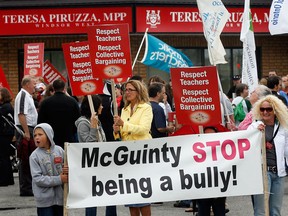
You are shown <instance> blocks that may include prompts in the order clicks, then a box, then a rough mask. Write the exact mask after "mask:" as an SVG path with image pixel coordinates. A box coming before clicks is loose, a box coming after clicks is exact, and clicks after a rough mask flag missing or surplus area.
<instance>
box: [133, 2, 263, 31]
mask: <svg viewBox="0 0 288 216" xmlns="http://www.w3.org/2000/svg"><path fill="white" fill-rule="evenodd" d="M227 10H228V11H229V12H230V13H231V16H230V18H229V20H228V21H227V23H226V25H225V27H224V30H223V32H224V33H225V32H226V33H240V32H241V26H242V15H243V11H244V8H240V7H239V8H227ZM251 11H252V20H253V26H254V32H256V33H268V32H269V30H268V23H269V8H251ZM143 17H145V19H143ZM146 28H149V32H180V33H181V32H195V33H202V32H203V24H202V20H201V18H200V13H199V10H198V8H197V7H137V8H136V31H137V32H145V31H146Z"/></svg>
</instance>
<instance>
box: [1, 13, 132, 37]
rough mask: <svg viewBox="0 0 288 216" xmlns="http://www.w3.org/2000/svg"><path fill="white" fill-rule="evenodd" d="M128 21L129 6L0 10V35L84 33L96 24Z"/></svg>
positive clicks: (129, 22) (130, 23)
mask: <svg viewBox="0 0 288 216" xmlns="http://www.w3.org/2000/svg"><path fill="white" fill-rule="evenodd" d="M114 23H115V24H116V23H117V24H119V23H128V25H129V29H130V31H132V8H131V7H101V8H49V9H23V10H0V29H1V31H0V35H2V36H4V35H5V36H6V35H43V34H83V33H86V29H87V27H91V26H96V25H99V24H114Z"/></svg>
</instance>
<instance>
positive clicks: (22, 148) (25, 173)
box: [16, 127, 36, 196]
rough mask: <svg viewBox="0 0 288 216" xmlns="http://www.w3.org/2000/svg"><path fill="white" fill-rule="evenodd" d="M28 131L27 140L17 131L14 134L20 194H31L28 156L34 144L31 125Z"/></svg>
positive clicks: (33, 148)
mask: <svg viewBox="0 0 288 216" xmlns="http://www.w3.org/2000/svg"><path fill="white" fill-rule="evenodd" d="M21 129H22V128H21ZM29 132H30V140H29V141H27V140H26V139H24V138H23V137H22V136H21V135H19V134H18V133H17V134H16V139H17V157H18V158H19V187H20V196H33V192H32V177H31V172H30V165H29V156H30V155H31V153H32V152H33V151H34V150H35V148H36V146H35V143H34V140H33V128H32V127H29Z"/></svg>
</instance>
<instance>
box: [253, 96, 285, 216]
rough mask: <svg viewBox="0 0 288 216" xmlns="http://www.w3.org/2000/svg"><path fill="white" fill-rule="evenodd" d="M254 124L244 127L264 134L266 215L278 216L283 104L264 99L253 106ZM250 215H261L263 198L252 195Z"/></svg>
mask: <svg viewBox="0 0 288 216" xmlns="http://www.w3.org/2000/svg"><path fill="white" fill-rule="evenodd" d="M252 112H253V119H254V122H253V123H252V124H251V125H250V126H249V127H248V130H249V129H251V128H258V130H260V131H265V142H266V163H267V169H268V170H267V177H268V191H267V193H269V211H270V214H269V215H275V216H276V215H279V216H280V215H281V207H282V201H283V195H284V189H285V188H284V184H285V179H284V177H285V176H286V175H287V173H286V170H285V157H286V158H287V157H288V121H287V119H288V112H287V107H286V106H285V105H284V103H283V102H282V101H281V100H280V99H278V98H277V97H276V96H274V95H268V96H266V97H264V98H262V99H260V100H259V101H257V102H256V103H255V104H254V107H253V110H252ZM252 200H253V208H254V215H255V216H258V215H265V207H264V195H263V194H261V195H253V196H252Z"/></svg>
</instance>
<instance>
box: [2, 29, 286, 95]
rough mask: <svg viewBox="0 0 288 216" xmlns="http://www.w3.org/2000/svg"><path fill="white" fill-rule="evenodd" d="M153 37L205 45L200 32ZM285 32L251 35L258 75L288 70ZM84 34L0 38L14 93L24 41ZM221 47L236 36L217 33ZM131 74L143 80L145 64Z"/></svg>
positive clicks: (56, 45) (57, 43) (48, 45)
mask: <svg viewBox="0 0 288 216" xmlns="http://www.w3.org/2000/svg"><path fill="white" fill-rule="evenodd" d="M142 37H143V35H132V36H131V38H130V44H131V57H132V61H134V59H135V57H136V54H137V51H138V49H139V46H140V43H141V40H142ZM157 37H158V38H159V39H161V40H163V41H165V42H166V43H167V44H169V45H171V46H173V47H180V48H181V47H183V48H189V47H190V48H195V47H201V48H205V47H207V43H206V40H205V38H204V37H203V35H191V36H190V35H157ZM287 39H288V38H287V36H261V35H260V36H259V35H257V36H256V37H255V41H256V45H257V47H261V49H262V56H261V63H262V66H261V68H262V71H261V74H262V76H266V75H268V72H269V71H270V70H276V71H277V74H278V75H280V76H282V75H287V74H288V40H287ZM84 40H87V37H86V36H80V35H69V36H68V35H67V36H49V37H36V36H34V37H26V36H25V37H21V38H15V37H11V38H0V64H1V66H2V68H3V70H4V73H5V75H6V79H7V81H8V83H9V85H10V87H11V89H12V92H13V93H14V95H16V94H17V92H18V91H19V88H18V86H19V71H18V69H19V68H18V51H19V50H23V48H24V44H25V43H36V42H44V43H45V49H60V48H61V47H62V43H68V42H74V41H84ZM221 40H222V43H223V45H224V47H229V48H231V47H237V48H239V47H242V43H241V41H240V39H239V36H225V35H222V36H221ZM144 47H145V44H143V47H142V49H141V51H140V54H139V56H138V61H139V60H141V59H142V57H143V53H144ZM133 73H134V74H138V75H140V76H142V77H143V78H144V79H145V80H147V79H148V78H147V77H146V66H145V65H143V64H141V63H139V62H137V63H136V64H135V67H134V70H133Z"/></svg>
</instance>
